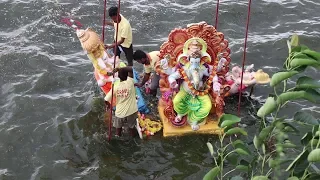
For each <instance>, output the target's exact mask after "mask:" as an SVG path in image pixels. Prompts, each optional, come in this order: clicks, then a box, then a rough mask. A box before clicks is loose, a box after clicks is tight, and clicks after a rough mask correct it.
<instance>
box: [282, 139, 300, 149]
mask: <svg viewBox="0 0 320 180" xmlns="http://www.w3.org/2000/svg"><path fill="white" fill-rule="evenodd" d="M282 147H283V148H295V147H297V146H296V145H295V144H292V143H291V142H290V141H289V140H286V141H285V142H284V143H283V144H282Z"/></svg>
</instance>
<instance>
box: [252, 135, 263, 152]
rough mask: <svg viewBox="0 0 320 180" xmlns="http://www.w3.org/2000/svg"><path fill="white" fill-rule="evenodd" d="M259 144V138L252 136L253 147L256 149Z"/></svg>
mask: <svg viewBox="0 0 320 180" xmlns="http://www.w3.org/2000/svg"><path fill="white" fill-rule="evenodd" d="M261 144H262V142H261V140H260V139H259V138H258V137H257V136H254V138H253V145H254V147H255V148H256V149H257V150H258V149H259V148H260V146H261Z"/></svg>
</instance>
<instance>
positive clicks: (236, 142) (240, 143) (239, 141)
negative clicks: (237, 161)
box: [232, 139, 244, 147]
mask: <svg viewBox="0 0 320 180" xmlns="http://www.w3.org/2000/svg"><path fill="white" fill-rule="evenodd" d="M232 145H233V146H234V147H237V146H242V145H243V146H244V142H243V141H241V140H240V139H237V140H236V141H234V142H232Z"/></svg>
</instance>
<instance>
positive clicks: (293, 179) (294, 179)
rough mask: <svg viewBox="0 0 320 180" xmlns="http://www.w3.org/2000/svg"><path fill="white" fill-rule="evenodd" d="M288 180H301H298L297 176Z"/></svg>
mask: <svg viewBox="0 0 320 180" xmlns="http://www.w3.org/2000/svg"><path fill="white" fill-rule="evenodd" d="M287 180H299V178H297V177H296V176H293V177H289V178H288V179H287Z"/></svg>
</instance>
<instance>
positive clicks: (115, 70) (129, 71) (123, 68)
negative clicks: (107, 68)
mask: <svg viewBox="0 0 320 180" xmlns="http://www.w3.org/2000/svg"><path fill="white" fill-rule="evenodd" d="M120 69H121V70H125V71H127V72H128V76H129V77H131V78H133V69H132V66H126V67H122V68H115V69H114V70H113V73H116V72H118V71H119V70H120Z"/></svg>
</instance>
